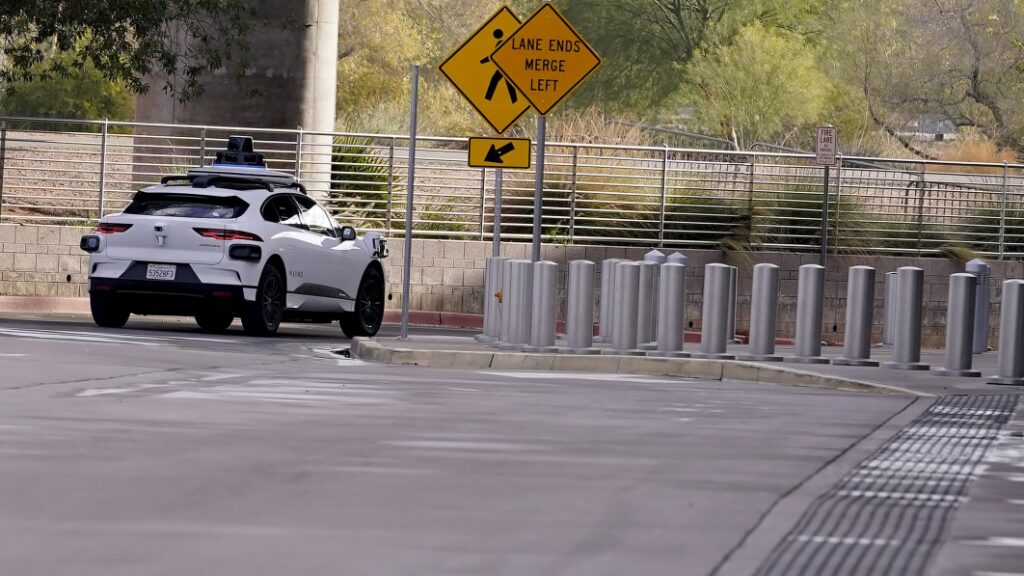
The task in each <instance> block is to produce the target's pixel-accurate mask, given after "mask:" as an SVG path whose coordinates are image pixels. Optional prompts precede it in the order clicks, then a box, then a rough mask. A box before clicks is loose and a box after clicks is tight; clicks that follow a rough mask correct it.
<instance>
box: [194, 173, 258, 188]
mask: <svg viewBox="0 0 1024 576" xmlns="http://www.w3.org/2000/svg"><path fill="white" fill-rule="evenodd" d="M210 186H216V187H218V188H228V189H230V190H256V189H258V188H262V189H264V190H266V191H268V192H273V191H274V185H273V184H270V183H269V182H265V181H263V180H260V179H259V178H246V177H244V176H222V175H220V174H209V175H202V176H194V177H193V178H192V187H193V188H209V187H210Z"/></svg>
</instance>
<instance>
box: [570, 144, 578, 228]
mask: <svg viewBox="0 0 1024 576" xmlns="http://www.w3.org/2000/svg"><path fill="white" fill-rule="evenodd" d="M579 159H580V147H579V146H573V147H572V190H571V191H570V192H569V243H570V244H572V243H573V242H574V241H575V240H576V185H577V183H578V182H579V178H578V169H579Z"/></svg>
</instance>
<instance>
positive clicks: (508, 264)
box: [496, 260, 515, 345]
mask: <svg viewBox="0 0 1024 576" xmlns="http://www.w3.org/2000/svg"><path fill="white" fill-rule="evenodd" d="M514 262H515V260H505V261H504V262H502V263H501V296H500V298H498V308H499V309H500V313H501V322H500V325H499V326H498V341H497V342H496V344H499V345H500V344H504V343H508V341H509V339H510V338H511V336H512V307H511V306H509V303H508V297H509V295H510V294H511V293H512V264H513V263H514Z"/></svg>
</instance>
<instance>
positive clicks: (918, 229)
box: [0, 118, 1024, 258]
mask: <svg viewBox="0 0 1024 576" xmlns="http://www.w3.org/2000/svg"><path fill="white" fill-rule="evenodd" d="M235 134H245V135H250V136H252V137H253V139H254V142H255V146H256V148H257V150H258V151H260V152H262V153H263V154H264V155H265V156H266V158H267V164H268V166H269V167H270V168H271V169H274V170H280V171H283V172H287V173H291V174H295V175H296V176H298V177H299V178H300V179H302V181H303V182H304V183H305V184H306V187H307V188H308V189H309V191H310V194H312V195H314V196H316V197H317V198H318V199H319V200H320V201H321V202H323V203H324V204H325V205H326V206H327V207H328V208H329V209H330V210H331V212H332V213H333V214H334V215H335V217H336V218H337V219H338V220H339V221H341V222H344V223H346V224H351V225H354V226H356V227H357V228H359V229H361V230H379V231H382V232H383V233H385V234H387V235H391V236H401V235H402V234H404V222H405V214H406V210H407V208H410V207H407V206H406V190H407V188H408V182H407V176H406V175H407V173H408V172H407V168H408V162H409V151H408V144H409V142H408V137H406V136H401V135H380V134H356V133H330V132H313V131H304V130H301V129H296V130H282V129H265V128H247V127H224V126H190V125H163V124H145V123H131V122H108V121H80V120H54V119H34V118H0V222H4V223H25V224H64V225H68V224H70V225H81V226H87V225H91V224H94V223H95V222H96V221H97V220H98V219H99V218H100V217H101V216H102V215H105V214H111V213H115V212H118V211H120V210H122V209H123V208H124V207H125V206H126V205H127V203H128V202H130V200H131V198H132V195H133V194H134V193H135V192H136V191H137V190H139V189H140V188H143V187H145V186H149V185H153V184H157V183H158V182H159V181H160V178H161V177H163V176H166V175H169V174H180V173H183V172H185V171H186V170H188V169H189V168H192V167H197V166H202V165H205V164H208V163H209V162H211V161H212V160H213V158H214V156H215V154H216V151H217V150H220V149H222V148H224V147H225V146H226V145H227V139H228V137H229V136H231V135H235ZM466 148H467V141H466V139H464V138H419V139H417V155H416V182H415V185H416V193H415V198H414V203H413V206H411V210H412V215H413V225H414V232H413V233H414V235H415V236H417V237H435V238H461V239H468V240H488V239H490V238H491V236H492V234H493V233H494V218H493V214H494V207H495V197H496V196H495V171H494V170H492V169H480V168H470V167H468V166H467V152H466ZM760 148H767V147H765V146H761V147H760ZM535 168H536V167H533V168H532V169H530V170H506V171H505V174H504V178H503V181H504V186H503V190H502V202H501V209H502V229H501V234H502V238H504V239H508V240H513V241H519V240H523V241H525V240H529V239H530V238H531V237H532V231H533V214H534V211H535V206H534V200H533V198H534V190H533V189H534V178H535V176H534V171H533V170H534V169H535ZM823 186H824V170H823V168H822V167H820V166H817V165H815V164H814V157H813V155H810V154H804V153H799V152H796V151H788V150H782V151H775V152H771V151H736V150H714V149H707V148H692V149H690V148H670V147H667V146H661V147H645V146H625V145H612V144H583V143H560V142H555V143H548V145H547V161H546V165H545V174H544V194H543V205H542V206H541V207H540V209H541V210H542V217H541V222H542V226H543V231H542V232H543V237H544V239H545V241H548V242H555V243H573V244H601V245H623V246H644V247H652V248H654V247H660V248H667V249H672V248H686V247H692V248H701V247H703V248H717V247H722V246H728V247H732V248H738V247H747V248H751V249H785V250H807V251H813V250H818V249H820V245H821V227H822V218H823V214H822V212H823V199H824V198H823V196H824V194H823V193H824V191H823ZM828 200H829V202H828V203H829V210H828V214H827V218H826V222H827V225H828V230H829V239H828V242H829V248H830V249H832V250H834V251H859V252H866V253H893V254H912V255H928V254H939V253H943V252H946V251H949V250H951V249H954V248H966V249H969V250H971V251H973V252H975V253H977V254H979V255H985V256H990V257H998V258H1006V257H1021V256H1024V166H1022V165H1019V164H997V163H958V162H948V161H926V160H906V159H894V158H866V157H846V158H842V159H841V160H840V162H839V164H838V165H837V166H835V167H834V168H833V170H832V174H831V178H830V186H829V190H828Z"/></svg>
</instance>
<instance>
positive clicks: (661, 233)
mask: <svg viewBox="0 0 1024 576" xmlns="http://www.w3.org/2000/svg"><path fill="white" fill-rule="evenodd" d="M667 194H668V145H667V144H666V145H665V154H664V156H662V158H661V220H660V223H659V225H658V247H659V248H664V247H665V211H666V207H667V206H666V197H667Z"/></svg>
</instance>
